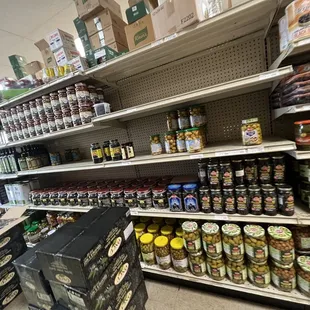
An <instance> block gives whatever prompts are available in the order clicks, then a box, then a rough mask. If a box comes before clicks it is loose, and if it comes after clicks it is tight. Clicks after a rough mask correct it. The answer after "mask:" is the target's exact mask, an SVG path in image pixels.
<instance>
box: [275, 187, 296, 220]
mask: <svg viewBox="0 0 310 310" xmlns="http://www.w3.org/2000/svg"><path fill="white" fill-rule="evenodd" d="M278 204H279V211H280V212H281V214H282V215H286V216H292V215H294V213H295V203H294V194H293V188H292V186H290V185H285V184H284V185H280V186H278Z"/></svg>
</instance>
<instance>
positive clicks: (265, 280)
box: [248, 261, 271, 288]
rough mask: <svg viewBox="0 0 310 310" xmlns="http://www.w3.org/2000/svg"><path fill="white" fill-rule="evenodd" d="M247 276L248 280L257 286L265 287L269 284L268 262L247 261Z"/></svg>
mask: <svg viewBox="0 0 310 310" xmlns="http://www.w3.org/2000/svg"><path fill="white" fill-rule="evenodd" d="M248 277H249V281H250V282H251V283H252V284H253V285H254V286H257V287H261V288H266V287H268V286H269V284H270V278H271V276H270V269H269V266H268V262H267V261H264V262H261V263H255V262H252V261H249V262H248Z"/></svg>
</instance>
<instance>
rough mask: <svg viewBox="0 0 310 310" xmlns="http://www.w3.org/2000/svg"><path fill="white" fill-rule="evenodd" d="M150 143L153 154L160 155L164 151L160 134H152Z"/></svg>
mask: <svg viewBox="0 0 310 310" xmlns="http://www.w3.org/2000/svg"><path fill="white" fill-rule="evenodd" d="M150 144H151V152H152V155H160V154H161V153H162V152H163V148H162V145H161V142H160V136H159V135H158V134H157V135H152V136H150Z"/></svg>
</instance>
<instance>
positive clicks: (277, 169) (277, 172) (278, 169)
mask: <svg viewBox="0 0 310 310" xmlns="http://www.w3.org/2000/svg"><path fill="white" fill-rule="evenodd" d="M272 167H273V182H274V183H284V182H285V170H286V167H285V158H284V155H281V154H279V155H275V156H272Z"/></svg>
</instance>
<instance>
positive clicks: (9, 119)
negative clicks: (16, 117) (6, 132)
mask: <svg viewBox="0 0 310 310" xmlns="http://www.w3.org/2000/svg"><path fill="white" fill-rule="evenodd" d="M6 119H7V121H8V125H9V126H14V122H13V117H12V113H11V111H6Z"/></svg>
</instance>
